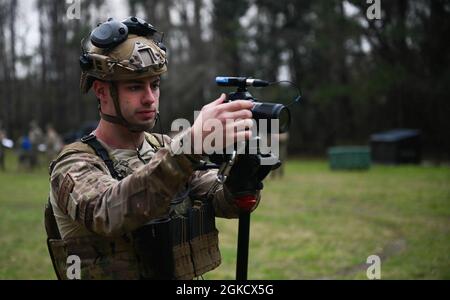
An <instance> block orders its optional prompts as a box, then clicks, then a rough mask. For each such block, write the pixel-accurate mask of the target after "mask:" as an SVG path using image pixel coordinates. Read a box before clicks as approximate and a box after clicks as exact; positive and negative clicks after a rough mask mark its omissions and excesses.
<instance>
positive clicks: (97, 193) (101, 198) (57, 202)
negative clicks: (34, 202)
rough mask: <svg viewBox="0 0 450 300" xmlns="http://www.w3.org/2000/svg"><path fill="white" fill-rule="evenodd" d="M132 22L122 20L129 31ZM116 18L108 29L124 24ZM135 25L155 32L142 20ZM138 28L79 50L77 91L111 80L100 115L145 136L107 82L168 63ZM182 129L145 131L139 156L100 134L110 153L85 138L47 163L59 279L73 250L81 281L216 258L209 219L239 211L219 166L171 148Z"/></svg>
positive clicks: (186, 275)
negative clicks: (118, 39) (103, 45)
mask: <svg viewBox="0 0 450 300" xmlns="http://www.w3.org/2000/svg"><path fill="white" fill-rule="evenodd" d="M138 21H139V20H138V19H136V18H130V19H128V23H129V24H131V25H129V29H130V30H131V29H132V28H133V26H135V25H137V23H139V22H140V21H139V22H138ZM108 22H109V21H108ZM114 22H115V21H111V22H109V23H108V24H107V25H108V26H109V25H111V26H113V27H114V26H116V27H117V26H122V27H123V24H124V23H123V24H118V23H117V22H115V23H114ZM130 22H131V23H130ZM127 26H128V25H127ZM139 26H141V27H140V29H145V30H144V31H146V30H147V31H149V32H150V33H152V32H153V29H152V28H153V27H151V26H150V25H149V24H147V23H143V22H141V25H139ZM142 26H143V27H142ZM105 28H106V27H105ZM106 29H107V28H106ZM114 32H115V31H114ZM137 33H138V34H139V35H137V36H136V35H133V34H130V35H129V36H128V38H126V39H125V40H124V41H123V42H122V43H121V44H119V45H118V46H116V47H115V48H114V49H113V50H112V51H111V49H109V48H108V49H100V48H96V47H92V48H90V49H85V50H83V54H82V57H81V58H80V62H81V64H82V68H83V72H82V77H81V89H82V91H83V92H87V91H88V90H89V88H90V87H91V86H92V83H93V81H94V80H95V79H100V80H103V81H110V82H111V83H112V84H111V88H110V92H111V97H112V100H113V102H114V105H115V107H116V114H117V115H116V116H111V115H106V114H104V113H103V112H102V111H101V110H100V116H101V118H102V119H104V120H105V121H107V122H112V123H118V124H121V125H122V126H125V127H126V128H128V129H129V130H130V131H133V132H144V131H146V130H147V129H148V128H142V127H139V126H136V124H130V123H128V121H127V120H125V118H123V116H122V114H121V112H120V105H119V97H118V93H117V88H116V87H115V84H114V82H115V81H117V80H127V79H133V78H134V79H136V78H145V77H149V76H155V75H159V74H162V73H164V72H165V71H166V69H167V67H166V64H167V60H166V58H165V50H164V47H162V45H161V44H160V43H159V42H157V41H154V40H153V38H152V36H151V35H148V36H147V35H145V36H142V33H141V32H140V31H138V32H137ZM91 39H92V38H91ZM185 134H186V133H181V134H180V135H179V136H177V137H175V138H174V139H173V140H172V139H170V138H169V137H168V136H164V137H162V136H161V135H156V136H155V135H151V134H148V133H145V141H144V143H143V145H142V146H141V149H140V150H139V152H138V153H137V152H136V151H135V150H123V149H111V148H110V147H108V145H106V144H105V143H102V142H101V141H100V140H98V142H100V144H98V145H99V146H100V147H101V148H102V150H104V152H102V153H107V154H105V155H103V157H102V158H101V157H99V155H98V154H99V153H98V152H96V150H95V146H93V145H92V144H89V142H88V141H86V140H85V141H84V143H83V142H76V143H74V144H70V145H68V146H66V147H64V149H63V150H62V151H61V153H60V154H59V156H58V157H57V158H56V160H55V161H54V162H53V163H52V165H51V168H50V195H49V198H50V199H49V205H47V208H46V211H45V226H46V231H47V236H48V238H47V244H48V248H49V252H50V256H51V258H52V262H53V266H54V268H55V272H56V274H57V276H58V278H60V279H66V278H67V270H68V267H69V266H68V262H67V259H68V257H70V256H72V255H76V256H78V257H79V258H80V260H81V279H192V278H194V277H196V276H200V275H202V274H204V273H205V272H208V271H210V270H212V269H214V268H216V267H217V266H218V265H219V264H220V262H221V257H220V251H219V247H218V231H217V229H216V227H215V217H216V216H217V217H225V218H235V217H238V214H239V208H238V207H237V206H236V203H235V202H234V197H233V195H232V194H231V193H230V191H229V190H228V189H227V188H226V187H224V186H223V185H221V184H219V183H218V181H217V180H216V177H217V176H216V175H217V171H215V170H211V171H194V169H195V168H196V167H197V166H198V164H199V160H200V158H201V157H200V156H199V155H187V154H179V155H175V154H174V153H173V152H172V149H176V148H177V147H176V145H181V140H180V139H182V138H183V137H184V135H185ZM163 139H164V141H163ZM91 142H92V140H91ZM163 145H165V147H164V146H163ZM100 156H102V155H101V154H100ZM257 198H258V200H259V193H258V194H257ZM255 207H256V206H255Z"/></svg>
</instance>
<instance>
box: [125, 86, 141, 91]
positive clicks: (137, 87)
mask: <svg viewBox="0 0 450 300" xmlns="http://www.w3.org/2000/svg"><path fill="white" fill-rule="evenodd" d="M128 89H129V90H130V91H138V90H140V89H141V87H140V86H139V85H131V86H129V87H128Z"/></svg>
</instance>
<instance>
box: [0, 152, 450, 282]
mask: <svg viewBox="0 0 450 300" xmlns="http://www.w3.org/2000/svg"><path fill="white" fill-rule="evenodd" d="M14 159H15V158H14V157H13V156H12V155H9V159H8V164H7V168H8V170H7V171H6V173H5V172H1V171H0V246H1V247H0V279H53V278H55V276H54V274H53V270H52V266H51V262H50V260H49V257H48V253H47V249H46V244H45V233H44V225H43V207H44V203H45V202H46V199H47V193H48V175H47V173H46V170H45V168H44V167H42V168H41V169H39V170H37V171H33V172H28V173H27V172H24V171H21V172H17V171H16V167H15V161H14ZM449 183H450V169H449V168H448V167H422V166H401V167H385V166H373V167H372V168H371V169H370V170H369V171H347V172H345V171H339V172H336V171H331V170H329V168H328V164H327V163H326V162H325V161H310V160H309V161H303V160H292V161H289V163H287V164H286V175H285V177H284V178H283V179H271V180H267V181H266V183H265V188H264V190H263V199H262V201H261V203H260V206H259V207H258V209H257V210H256V211H255V212H254V213H253V214H252V219H251V233H250V235H251V240H250V256H249V268H248V273H249V276H248V277H249V278H251V279H365V278H366V269H367V266H368V265H366V259H367V257H368V256H370V255H373V254H377V255H379V256H380V257H381V276H382V279H450V232H449V231H450V184H449ZM237 224H238V222H237V220H225V219H217V225H218V228H219V230H220V232H221V233H220V247H221V251H222V258H223V259H222V265H221V266H220V267H219V268H217V269H216V270H214V271H212V272H210V273H208V274H206V276H204V278H205V279H233V278H234V276H235V265H236V241H237Z"/></svg>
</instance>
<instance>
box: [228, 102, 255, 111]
mask: <svg viewBox="0 0 450 300" xmlns="http://www.w3.org/2000/svg"><path fill="white" fill-rule="evenodd" d="M252 107H253V102H251V101H249V100H236V101H231V102H227V103H222V104H221V105H220V109H221V110H222V111H228V112H233V111H237V110H241V109H251V108H252Z"/></svg>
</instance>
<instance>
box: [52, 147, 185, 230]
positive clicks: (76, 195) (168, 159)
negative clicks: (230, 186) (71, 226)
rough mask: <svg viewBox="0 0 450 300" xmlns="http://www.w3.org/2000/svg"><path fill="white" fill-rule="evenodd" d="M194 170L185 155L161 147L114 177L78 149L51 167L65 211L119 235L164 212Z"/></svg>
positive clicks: (94, 227)
mask: <svg viewBox="0 0 450 300" xmlns="http://www.w3.org/2000/svg"><path fill="white" fill-rule="evenodd" d="M192 172H193V169H192V162H191V161H190V160H189V159H188V158H187V157H186V156H185V155H176V156H172V154H171V153H170V152H169V150H168V149H161V150H160V151H158V152H157V153H156V154H155V156H154V157H153V158H152V159H151V161H150V162H149V163H148V164H147V165H145V166H143V167H141V168H140V169H138V170H136V171H135V172H134V173H133V174H131V175H130V176H128V177H126V178H125V179H123V180H121V181H117V180H115V179H114V178H112V177H111V175H110V174H109V172H108V169H107V168H106V165H105V164H104V163H103V161H102V160H101V159H100V158H98V157H97V156H95V155H92V154H88V153H77V154H72V155H69V156H67V157H65V158H63V159H62V160H61V161H59V162H58V163H57V164H56V165H55V167H54V169H53V172H52V175H51V186H52V193H54V194H53V198H54V199H55V201H56V205H58V207H59V208H60V209H61V210H62V211H63V213H64V214H66V215H68V216H70V218H71V219H72V220H74V221H76V222H78V223H80V224H82V225H84V226H85V227H86V228H87V229H88V230H90V231H92V232H95V233H97V234H101V235H106V236H117V235H121V234H123V233H125V232H129V231H132V230H134V229H136V228H138V227H139V226H141V225H143V224H145V223H146V222H148V221H149V220H151V219H153V218H157V217H160V216H163V215H164V214H166V213H167V212H168V210H169V205H170V201H171V199H172V198H173V196H174V195H175V193H177V191H178V190H179V189H180V188H181V187H182V186H183V185H184V184H185V183H186V182H187V181H188V179H189V177H190V176H191V174H192Z"/></svg>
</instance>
